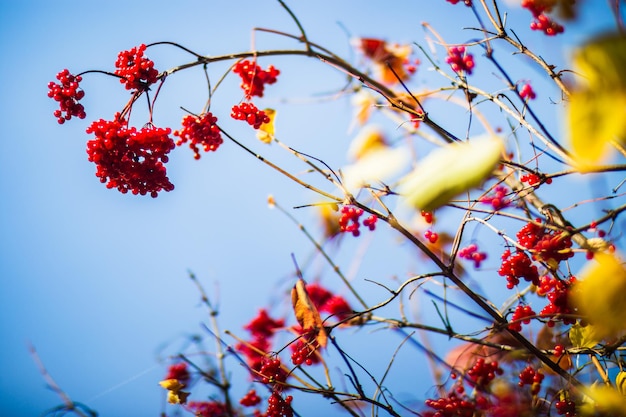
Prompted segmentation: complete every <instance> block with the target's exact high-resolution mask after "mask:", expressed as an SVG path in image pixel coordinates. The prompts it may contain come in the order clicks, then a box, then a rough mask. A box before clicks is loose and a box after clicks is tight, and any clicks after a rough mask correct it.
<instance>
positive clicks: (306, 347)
mask: <svg viewBox="0 0 626 417" xmlns="http://www.w3.org/2000/svg"><path fill="white" fill-rule="evenodd" d="M315 334H316V332H311V331H308V332H306V331H304V334H303V335H302V337H301V338H300V339H298V341H297V342H295V343H292V344H291V346H290V349H291V362H292V363H293V364H294V365H296V366H298V365H302V364H305V365H307V366H311V365H313V364H316V363H319V362H320V358H319V356H318V355H316V354H315V351H316V350H317V349H318V348H319V345H318V343H317V341H316V340H315Z"/></svg>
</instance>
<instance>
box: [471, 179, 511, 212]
mask: <svg viewBox="0 0 626 417" xmlns="http://www.w3.org/2000/svg"><path fill="white" fill-rule="evenodd" d="M509 193H510V190H509V189H508V188H506V186H504V185H498V186H496V187H495V188H494V189H493V190H492V192H491V193H489V194H487V195H484V196H482V197H480V199H479V200H478V201H480V202H481V203H483V204H490V205H491V207H493V209H494V210H496V211H497V210H502V209H504V208H507V207H508V206H510V205H511V199H509V198H508V197H507V195H508V194H509Z"/></svg>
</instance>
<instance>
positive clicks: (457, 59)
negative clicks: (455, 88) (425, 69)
mask: <svg viewBox="0 0 626 417" xmlns="http://www.w3.org/2000/svg"><path fill="white" fill-rule="evenodd" d="M446 62H447V63H448V64H450V67H451V68H452V71H454V72H456V73H457V74H460V73H463V72H464V73H466V74H467V75H470V74H471V73H472V70H473V69H474V57H473V56H472V54H468V53H466V51H465V47H464V46H453V47H450V48H448V56H447V57H446Z"/></svg>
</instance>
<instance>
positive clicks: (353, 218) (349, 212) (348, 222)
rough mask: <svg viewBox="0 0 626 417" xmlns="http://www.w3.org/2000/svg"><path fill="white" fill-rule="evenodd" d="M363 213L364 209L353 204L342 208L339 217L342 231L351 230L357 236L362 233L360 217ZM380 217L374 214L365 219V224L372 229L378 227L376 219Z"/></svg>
mask: <svg viewBox="0 0 626 417" xmlns="http://www.w3.org/2000/svg"><path fill="white" fill-rule="evenodd" d="M362 215H363V210H362V209H360V208H358V207H353V206H343V207H342V208H341V217H339V230H340V231H342V232H350V233H352V235H353V236H355V237H357V236H359V235H360V234H361V231H360V230H359V228H360V227H361V223H360V222H359V218H360V217H361V216H362ZM377 220H378V218H377V217H376V216H374V215H373V214H372V215H371V216H369V217H367V218H366V219H365V220H363V225H364V226H366V227H367V228H369V229H370V230H375V229H376V221H377Z"/></svg>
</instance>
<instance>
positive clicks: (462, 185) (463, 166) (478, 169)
mask: <svg viewBox="0 0 626 417" xmlns="http://www.w3.org/2000/svg"><path fill="white" fill-rule="evenodd" d="M503 151H504V143H503V141H502V139H501V138H500V137H498V136H483V137H479V138H474V139H471V140H470V141H468V142H457V143H451V144H448V145H445V146H443V147H442V148H440V149H436V150H434V151H432V152H431V153H430V154H429V155H428V156H427V157H426V158H424V159H423V160H422V161H420V162H418V165H417V167H416V168H415V169H414V170H413V171H412V172H410V173H409V174H408V175H406V176H405V177H404V178H403V179H401V180H400V187H399V189H398V192H399V194H400V195H401V196H402V200H403V202H404V203H405V204H407V205H410V206H412V207H414V208H416V209H417V210H425V211H433V210H435V209H437V208H439V207H441V206H443V205H444V204H447V203H448V202H449V201H450V200H452V199H453V198H454V197H456V196H458V195H459V194H461V193H463V192H466V191H468V190H470V189H472V188H474V187H477V186H479V185H480V184H482V183H483V182H484V181H485V180H486V179H487V178H489V177H490V176H491V174H492V173H493V171H494V170H495V168H496V166H497V165H498V163H499V161H500V156H501V154H502V152H503Z"/></svg>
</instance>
